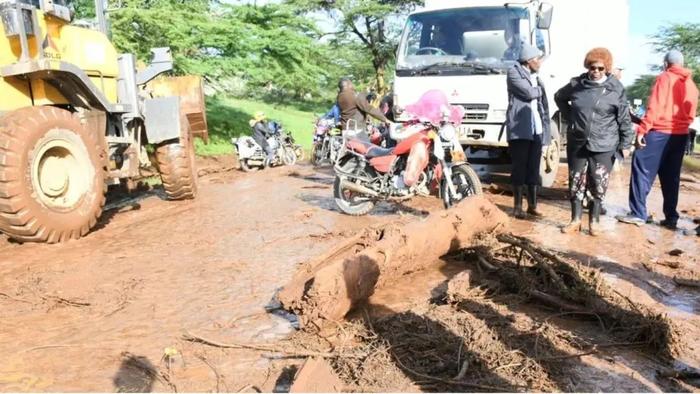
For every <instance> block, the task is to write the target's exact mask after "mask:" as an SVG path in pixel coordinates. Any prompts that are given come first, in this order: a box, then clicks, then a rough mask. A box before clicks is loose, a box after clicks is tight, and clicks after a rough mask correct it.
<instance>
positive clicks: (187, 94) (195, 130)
mask: <svg viewBox="0 0 700 394" xmlns="http://www.w3.org/2000/svg"><path fill="white" fill-rule="evenodd" d="M148 87H149V89H150V90H151V91H152V92H153V96H154V97H166V96H179V97H180V111H181V113H182V115H184V116H185V117H186V118H187V120H188V121H189V123H190V130H192V135H193V136H195V137H199V138H200V139H202V140H203V141H204V142H205V143H208V142H209V129H208V128H207V112H206V107H205V101H204V86H203V82H202V78H201V77H199V76H196V75H187V76H182V77H159V78H156V79H155V80H153V81H151V82H149V83H148Z"/></svg>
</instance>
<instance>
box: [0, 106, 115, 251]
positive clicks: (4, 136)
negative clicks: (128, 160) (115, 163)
mask: <svg viewBox="0 0 700 394" xmlns="http://www.w3.org/2000/svg"><path fill="white" fill-rule="evenodd" d="M105 148H106V145H105V140H104V134H103V133H100V132H99V131H98V130H88V129H86V128H85V127H84V126H83V124H82V123H81V122H80V119H79V118H78V117H77V116H75V115H73V114H72V113H71V112H69V111H66V110H63V109H60V108H56V107H49V106H46V107H29V108H23V109H19V110H16V111H13V112H10V113H7V114H5V115H3V116H2V117H0V231H1V232H3V233H5V234H7V235H8V236H9V237H10V238H11V239H14V240H16V241H19V242H46V243H58V242H65V241H68V240H71V239H79V238H80V237H83V236H85V235H86V234H87V233H88V232H89V231H90V229H91V228H93V227H94V226H95V224H96V223H97V220H98V219H99V217H100V215H101V214H102V208H103V207H104V204H105V191H106V185H105V177H106V173H107V166H106V164H107V160H106V154H107V152H106V149H105Z"/></svg>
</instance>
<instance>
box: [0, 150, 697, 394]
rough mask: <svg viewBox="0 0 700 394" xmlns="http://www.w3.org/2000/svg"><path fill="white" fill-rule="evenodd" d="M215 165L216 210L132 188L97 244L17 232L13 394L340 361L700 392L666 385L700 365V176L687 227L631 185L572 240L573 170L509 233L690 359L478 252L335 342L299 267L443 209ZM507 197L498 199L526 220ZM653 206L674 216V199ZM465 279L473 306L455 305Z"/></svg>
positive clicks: (201, 384)
mask: <svg viewBox="0 0 700 394" xmlns="http://www.w3.org/2000/svg"><path fill="white" fill-rule="evenodd" d="M199 169H200V170H199V175H200V181H201V187H200V195H199V198H198V199H196V200H194V201H183V202H169V201H165V200H164V194H163V192H162V189H160V188H159V187H155V188H147V189H146V190H141V191H139V192H137V193H135V194H132V195H126V194H124V193H114V194H112V195H110V196H109V197H108V211H106V212H105V214H104V215H103V217H102V219H101V221H100V223H99V225H98V228H96V229H95V230H94V231H93V232H92V233H91V234H90V235H89V236H87V237H85V238H83V239H81V240H78V241H71V242H68V243H66V244H61V245H36V244H24V245H20V244H16V243H12V242H10V241H8V240H7V239H5V238H3V237H2V236H0V321H1V322H2V323H1V325H0V352H1V354H2V357H0V391H115V390H116V391H175V390H177V391H244V392H245V391H248V392H252V391H256V390H261V391H273V390H275V389H276V390H282V391H283V390H289V388H290V386H291V383H292V381H293V379H294V376H295V375H296V374H297V371H298V370H299V369H300V368H301V366H302V365H303V364H304V362H305V360H306V359H307V358H308V357H309V356H310V355H312V353H314V354H315V355H316V356H319V354H320V357H323V358H325V359H327V360H329V361H330V362H331V365H332V366H333V368H334V370H335V372H336V373H337V374H338V376H340V378H341V379H342V381H343V382H344V384H345V387H344V389H345V390H358V391H359V390H363V391H364V390H367V391H439V390H450V391H490V390H493V389H504V388H507V389H509V390H543V391H554V390H567V391H663V390H680V391H684V390H688V391H692V390H695V391H697V390H698V389H697V386H693V384H696V385H697V381H693V380H692V379H686V380H685V381H683V380H678V379H667V378H663V377H659V376H657V370H666V369H668V368H680V367H683V366H686V367H691V368H699V367H700V289H698V288H697V287H692V286H691V287H689V286H681V285H679V284H678V283H677V282H678V280H676V281H674V277H680V278H686V279H689V280H694V279H693V278H694V277H695V276H696V275H697V272H698V270H700V268H699V267H698V258H699V256H700V243H699V241H698V240H699V239H700V238H698V237H696V236H694V235H693V236H691V235H686V234H684V232H683V230H687V233H688V234H690V232H691V230H692V229H693V228H694V227H695V225H694V224H693V223H692V218H694V217H698V216H700V184H697V183H695V182H692V180H691V181H684V182H683V187H682V191H681V199H680V208H681V210H682V211H683V217H684V219H683V221H682V222H681V227H682V228H683V229H681V230H679V231H676V232H672V231H669V230H666V229H663V228H661V227H659V226H656V225H649V226H645V227H642V228H637V227H634V226H629V225H622V224H618V223H617V222H616V221H615V220H614V218H613V215H615V214H618V213H622V212H623V211H624V210H625V206H626V188H627V180H628V176H629V174H628V173H627V172H620V173H616V174H615V176H614V177H613V180H612V184H611V191H610V194H609V196H608V200H607V201H606V206H607V208H608V212H609V213H608V216H605V217H604V218H602V221H603V227H604V229H606V231H607V234H606V235H604V236H602V237H597V238H593V237H590V236H588V235H587V234H575V235H564V234H561V233H560V232H559V229H558V226H559V225H561V224H564V223H565V222H566V221H567V220H568V202H567V201H566V200H565V189H564V185H565V184H566V183H565V180H564V179H563V173H564V170H562V171H561V173H560V175H562V179H561V180H560V182H559V183H558V185H557V186H556V187H555V188H553V189H548V190H545V191H544V196H543V198H542V199H541V209H542V211H544V213H545V218H544V219H541V220H537V221H527V220H526V221H518V220H513V221H511V222H510V224H509V225H508V227H507V229H504V230H505V231H507V232H511V233H513V234H516V235H519V236H525V237H527V238H528V239H530V240H532V241H533V242H535V243H536V244H537V245H544V246H546V247H547V248H550V249H553V250H555V251H556V252H558V254H559V255H560V256H562V258H564V259H566V261H568V262H570V263H571V264H572V265H575V264H581V266H582V267H584V268H586V269H591V270H594V271H595V272H596V275H598V276H599V277H600V279H601V283H604V284H605V285H606V286H609V287H610V288H612V289H614V290H615V291H616V292H617V293H619V294H621V296H619V297H621V299H622V300H625V298H628V299H630V300H632V301H633V302H634V303H635V304H638V305H641V306H643V308H646V309H645V310H647V309H648V310H649V311H651V312H652V313H655V314H657V315H659V316H661V317H663V318H664V319H667V320H668V321H670V322H671V324H672V325H673V327H674V329H676V330H677V332H678V336H679V337H680V338H681V339H682V346H680V347H679V349H678V350H677V351H669V352H668V353H669V356H668V357H660V355H661V352H657V353H658V354H657V353H655V351H654V348H653V347H649V346H646V345H645V346H634V345H628V346H623V345H621V346H610V347H600V346H601V345H604V344H612V343H620V342H635V341H636V340H635V339H633V338H632V339H629V340H628V339H625V338H620V336H619V332H615V330H611V329H610V327H611V325H610V324H614V320H609V321H608V320H606V321H604V323H603V324H604V326H605V328H604V329H603V328H601V326H600V322H598V319H597V318H595V317H594V318H593V319H591V318H590V316H588V318H586V317H585V316H572V315H561V316H557V315H560V314H561V313H563V311H562V310H561V309H560V308H556V307H552V306H551V305H546V304H544V303H538V302H533V301H532V298H531V297H528V296H526V295H523V293H522V292H521V291H520V290H518V291H515V290H517V289H510V290H508V287H505V288H504V287H503V286H504V284H503V283H506V282H505V281H504V279H503V278H502V277H500V276H498V275H495V274H494V273H489V272H488V270H483V268H479V263H476V262H474V261H473V259H472V260H470V259H469V258H459V259H456V258H448V257H445V258H443V259H438V260H436V261H434V263H432V264H426V266H425V267H423V268H422V270H420V271H418V272H411V273H404V274H403V275H402V276H400V277H397V278H394V279H393V280H391V281H390V282H391V283H389V285H388V286H384V287H382V289H380V290H378V291H377V292H375V293H374V294H373V295H372V297H371V298H370V299H369V301H367V303H366V304H365V306H364V307H358V308H355V310H354V312H353V313H351V315H350V316H349V319H348V321H346V322H338V325H337V327H336V329H334V331H333V332H331V333H330V334H329V333H324V334H323V335H324V336H325V335H330V336H326V337H322V336H320V335H319V333H318V332H313V330H312V331H309V330H306V331H297V330H296V329H295V327H297V326H298V325H299V321H298V320H295V318H294V317H293V316H290V315H289V314H287V313H285V312H284V311H282V310H280V309H279V306H280V305H279V304H278V303H276V302H275V301H276V297H275V295H276V294H277V292H278V291H279V289H280V288H281V287H283V286H284V285H286V284H288V283H290V282H291V281H292V279H293V278H294V276H295V274H297V272H298V270H300V269H308V264H309V262H311V261H315V260H316V259H318V257H319V256H323V255H324V254H327V253H328V252H329V251H332V250H334V249H337V248H338V247H339V246H341V245H344V244H345V243H347V242H348V240H351V239H353V237H356V236H358V235H359V234H361V233H362V232H363V231H366V229H367V228H378V227H381V226H383V225H388V224H391V225H392V226H399V227H400V226H403V225H404V224H408V223H412V222H416V221H421V220H424V219H425V218H426V217H427V216H428V215H429V214H430V213H431V212H434V213H442V212H443V211H442V207H441V203H440V201H439V200H438V199H436V198H421V199H416V200H415V201H412V202H410V203H408V204H406V205H400V206H399V205H395V204H381V205H380V206H379V207H378V209H375V211H373V213H372V214H371V215H369V216H365V217H360V218H354V217H349V216H346V215H342V214H340V213H339V212H338V211H337V210H336V209H335V207H334V203H333V200H332V190H331V186H332V176H331V172H329V171H328V170H320V171H315V170H314V169H313V168H311V167H310V166H306V165H300V166H296V167H291V168H284V167H282V168H276V169H271V170H266V171H263V172H259V173H251V174H243V173H241V172H239V171H237V170H235V163H234V162H233V160H231V159H230V158H219V159H206V160H203V159H202V160H200V163H199ZM496 181H498V180H496ZM502 184H503V183H500V184H499V183H496V184H494V185H492V186H490V187H487V189H488V193H487V197H488V199H490V200H491V201H492V202H494V203H495V204H497V205H498V206H500V207H501V208H502V209H503V210H504V211H506V212H508V213H510V208H509V207H510V205H511V196H510V195H509V194H508V193H507V192H505V191H504V187H503V186H502ZM649 205H650V207H651V210H652V212H654V213H656V216H657V217H656V220H657V221H658V220H659V219H661V217H659V212H660V211H661V209H660V206H661V198H660V191H659V190H658V189H655V190H654V191H653V194H652V197H651V199H650V203H649ZM423 247H424V248H430V247H431V245H423ZM674 250H676V251H675V252H674ZM678 251H680V252H681V253H679V252H678ZM671 252H673V253H671ZM453 257H454V256H453ZM497 257H498V256H497ZM499 258H500V259H504V258H503V257H502V256H501V257H499ZM480 269H481V270H482V272H479V270H480ZM468 273H471V275H470V274H468ZM460 275H461V276H460ZM465 276H466V278H465ZM535 276H536V275H535ZM535 276H533V277H535ZM455 277H457V279H459V278H460V277H461V278H462V280H463V282H464V283H466V285H463V286H462V287H461V288H462V289H463V290H464V291H467V292H468V293H467V294H469V295H470V296H469V297H463V298H462V299H459V300H457V299H456V298H455V297H454V296H453V297H452V298H450V297H448V291H447V287H448V283H449V282H450V280H452V279H453V278H455ZM452 287H453V289H455V288H460V287H459V283H458V282H452ZM470 289H471V290H470ZM469 291H471V293H469ZM452 294H458V293H454V292H453V293H452ZM569 301H571V300H569ZM583 305H584V306H586V305H585V304H583ZM630 305H631V304H629V305H628V306H627V307H625V308H631V306H630ZM664 321H666V320H664ZM184 334H190V335H194V336H198V337H202V338H207V339H210V340H213V341H214V342H215V343H216V344H217V345H212V344H211V343H209V344H205V343H202V342H201V341H192V340H191V339H192V337H183V335H184ZM185 338H189V339H190V340H186V339H185ZM221 345H227V346H221ZM593 345H598V346H599V347H598V348H597V349H596V351H595V352H593V353H591V354H587V355H581V356H576V357H573V356H572V355H576V354H578V353H585V352H587V351H590V350H591V347H592V346H593ZM465 365H466V367H465ZM463 369H464V372H463V371H462V370H463ZM460 375H461V376H460ZM458 378H459V379H458ZM455 381H457V382H461V383H459V384H455ZM465 381H468V382H470V383H471V385H466V384H465V383H464V382H465Z"/></svg>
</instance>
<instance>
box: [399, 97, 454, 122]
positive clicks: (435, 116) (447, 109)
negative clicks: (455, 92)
mask: <svg viewBox="0 0 700 394" xmlns="http://www.w3.org/2000/svg"><path fill="white" fill-rule="evenodd" d="M406 112H408V113H409V114H410V115H412V116H413V117H414V119H418V120H419V121H421V122H430V123H433V124H435V125H437V124H440V122H442V120H443V119H444V117H445V116H447V117H448V120H449V121H450V122H452V123H454V124H456V125H458V124H460V123H462V118H463V117H464V110H463V109H462V107H457V106H454V105H450V102H449V100H447V96H446V95H445V93H443V92H442V91H441V90H428V91H427V92H425V93H423V95H422V96H421V98H420V99H418V101H417V102H415V103H413V104H410V105H407V106H406Z"/></svg>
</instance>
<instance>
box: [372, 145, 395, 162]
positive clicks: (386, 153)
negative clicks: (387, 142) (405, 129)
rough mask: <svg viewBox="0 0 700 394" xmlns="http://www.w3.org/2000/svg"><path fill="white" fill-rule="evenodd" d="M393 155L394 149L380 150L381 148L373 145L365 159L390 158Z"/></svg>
mask: <svg viewBox="0 0 700 394" xmlns="http://www.w3.org/2000/svg"><path fill="white" fill-rule="evenodd" d="M393 154H394V149H392V148H382V147H381V146H377V145H373V146H372V147H370V148H369V150H368V151H367V153H366V154H365V157H366V158H368V159H374V158H375V157H384V156H391V155H393Z"/></svg>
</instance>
